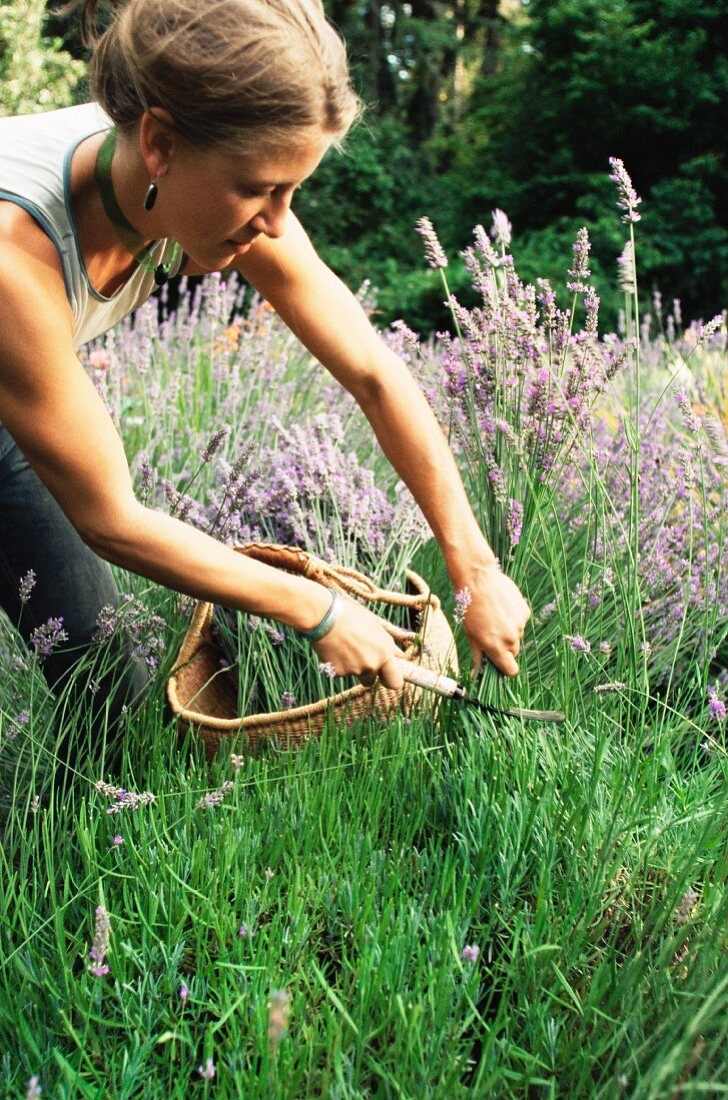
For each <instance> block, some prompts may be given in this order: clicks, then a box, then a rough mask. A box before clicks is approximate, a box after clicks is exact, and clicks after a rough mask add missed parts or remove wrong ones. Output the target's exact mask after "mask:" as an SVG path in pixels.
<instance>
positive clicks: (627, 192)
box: [609, 157, 642, 225]
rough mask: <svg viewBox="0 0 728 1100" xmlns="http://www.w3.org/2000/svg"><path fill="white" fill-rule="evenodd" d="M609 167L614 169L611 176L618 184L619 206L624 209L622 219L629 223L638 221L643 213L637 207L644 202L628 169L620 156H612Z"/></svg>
mask: <svg viewBox="0 0 728 1100" xmlns="http://www.w3.org/2000/svg"><path fill="white" fill-rule="evenodd" d="M609 167H610V168H611V169H612V174H611V176H610V177H609V178H610V179H611V180H612V182H613V183H616V185H617V195H618V199H617V206H618V207H619V208H620V210H624V214H623V215H622V221H623V222H625V224H627V225H629V224H630V223H631V222H638V221H639V220H640V217H641V215H640V214H638V213H637V207H638V206H639V205H640V203H641V202H642V199H641V198H639V196H638V195H637V192H636V191H635V189H634V187H633V186H632V180H631V179H630V177H629V174H628V173H627V169H626V168H625V167H624V164H623V162H622V161H621V160H620V159H619V157H610V158H609Z"/></svg>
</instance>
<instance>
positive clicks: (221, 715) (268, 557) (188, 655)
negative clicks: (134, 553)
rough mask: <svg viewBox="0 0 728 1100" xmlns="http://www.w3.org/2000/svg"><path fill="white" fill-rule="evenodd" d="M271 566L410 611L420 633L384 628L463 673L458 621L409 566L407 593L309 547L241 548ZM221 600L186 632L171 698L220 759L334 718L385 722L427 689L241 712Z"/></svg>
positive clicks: (405, 651)
mask: <svg viewBox="0 0 728 1100" xmlns="http://www.w3.org/2000/svg"><path fill="white" fill-rule="evenodd" d="M235 549H236V550H237V551H238V552H239V553H241V554H247V555H249V556H250V557H252V558H255V559H256V560H257V561H261V562H264V563H265V564H267V565H272V566H275V567H276V568H279V569H285V570H287V571H288V572H291V573H299V574H301V575H302V576H305V577H308V578H309V579H310V580H314V581H317V582H318V583H319V584H322V585H324V586H325V587H326V588H333V589H335V590H336V591H337V592H340V593H342V594H343V595H346V596H351V597H353V598H355V599H359V600H361V601H362V602H365V603H371V604H374V603H381V604H389V605H392V606H399V607H405V608H408V609H409V611H410V613H411V618H412V625H413V626H414V625H415V618H416V619H417V625H418V631H417V634H415V632H414V631H406V630H402V629H400V628H399V627H397V626H394V625H393V624H392V623H390V622H388V621H387V620H386V619H384V618H382V619H381V622H382V625H383V626H384V627H385V629H386V630H387V632H388V633H389V634H390V635H391V636H392V637H393V638H394V639H395V641H396V642H397V644H398V646H399V647H400V648H401V650H402V656H403V657H404V658H406V659H407V660H409V661H414V662H415V663H417V664H421V665H423V666H424V667H425V668H431V669H434V670H436V671H437V672H444V671H447V670H448V669H449V670H450V671H452V672H453V673H454V674H455V675H457V671H458V664H457V653H456V650H455V643H454V639H453V635H452V631H451V629H450V625H449V623H448V621H447V619H446V618H445V615H444V614H443V612H442V610H441V608H440V601H439V599H438V598H437V596H436V595H434V593H432V592H431V591H430V590H429V587H428V586H427V584H426V583H425V581H423V580H422V578H421V577H419V576H418V575H417V574H416V573H414V572H412V571H410V570H408V571H407V586H408V588H409V589H410V592H409V593H407V594H404V593H398V592H388V591H386V590H384V589H380V588H377V587H376V586H375V585H374V584H372V582H371V581H369V580H368V579H367V578H366V577H365V576H363V575H362V574H361V573H357V572H356V571H355V570H353V569H348V568H346V567H343V566H338V565H331V564H328V563H327V562H324V561H322V560H321V559H319V558H316V557H314V556H313V555H311V554H307V553H306V552H305V551H304V550H298V549H294V548H292V547H288V546H277V545H275V544H272V543H250V544H248V545H245V546H237V547H236V548H235ZM213 610H214V605H213V604H211V603H199V604H198V605H197V607H196V608H195V611H194V614H193V616H192V622H191V624H190V627H189V629H188V631H187V633H186V635H185V637H184V640H183V642H182V645H181V647H180V652H179V655H178V658H177V661H176V663H175V667H174V669H173V671H172V674H171V675H170V677H169V680H168V682H167V698H168V699H169V704H170V706H171V708H172V711H173V712H174V714H175V715H177V719H178V723H179V726H180V728H181V729H182V730H183V731H184V730H186V729H187V728H189V727H191V728H192V729H193V730H194V732H195V734H196V735H197V736H198V737H200V738H201V739H202V740H203V741H204V743H205V748H206V750H207V755H208V756H209V757H213V756H214V755H215V754H216V753H217V752H218V750H219V748H220V745H221V743H222V742H223V741H228V742H229V743H230V747H231V748H238V749H240V748H243V747H245V746H248V747H255V746H256V745H258V744H260V743H261V742H268V741H271V740H274V741H276V742H281V743H283V744H292V745H296V744H299V743H300V742H302V741H304V740H305V739H306V738H308V737H310V736H311V735H312V734H317V733H320V732H321V730H322V729H323V727H324V724H325V722H326V720H327V719H328V718H329V716H334V717H335V718H336V720H337V721H341V722H343V723H344V724H346V725H348V724H350V723H351V722H352V721H353V720H354V719H355V718H358V717H361V716H367V715H371V716H375V717H377V718H379V719H381V720H384V719H386V718H387V717H388V716H391V715H392V714H393V713H396V712H399V713H403V714H405V715H407V716H408V715H409V714H410V712H411V711H412V708H413V706H414V705H415V704H416V703H417V702H418V701H419V699H420V698H421V696H422V694H423V692H422V689H421V688H417V687H414V686H413V685H412V684H405V685H404V688H403V689H402V691H392V690H391V689H390V688H383V687H381V686H380V685H375V687H373V688H368V687H364V686H363V685H361V684H359V685H357V686H356V687H353V688H349V689H347V690H346V691H341V692H339V693H338V694H336V695H332V696H329V697H328V698H326V699H321V700H320V701H319V702H317V703H312V704H310V705H308V706H301V707H293V708H292V709H291V710H285V711H275V712H271V713H268V714H246V715H243V716H241V715H239V714H238V712H237V677H236V675H235V672H234V670H231V669H229V668H226V667H222V666H221V664H220V658H221V656H222V653H221V652H220V649H219V648H218V646H217V644H216V642H215V641H214V639H213V635H212V614H213Z"/></svg>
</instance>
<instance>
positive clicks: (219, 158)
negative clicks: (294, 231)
mask: <svg viewBox="0 0 728 1100" xmlns="http://www.w3.org/2000/svg"><path fill="white" fill-rule="evenodd" d="M327 148H328V142H327V141H326V140H325V139H324V138H323V137H321V138H319V139H317V140H315V141H309V142H307V143H304V144H302V145H298V146H296V145H293V146H292V147H291V149H290V150H288V151H286V152H285V153H280V152H272V151H270V150H268V151H264V150H263V149H261V152H260V154H255V153H254V154H252V155H245V156H240V155H233V154H228V153H225V152H223V151H218V150H210V151H200V150H199V149H193V148H191V147H190V146H187V145H185V146H178V147H177V149H176V151H175V154H174V156H173V157H172V158H171V159H170V161H169V164H168V168H167V171H166V173H165V175H164V176H163V177H162V178H161V179H160V180H159V194H158V198H157V203H156V204H155V214H156V215H157V216H158V218H159V219H160V220H162V219H163V221H164V223H165V226H166V235H167V236H170V237H174V239H175V240H177V241H178V242H179V244H180V247H181V248H182V249H183V250H184V251H185V252H186V253H187V255H188V256H190V258H191V259H192V260H194V261H195V262H196V263H198V264H200V265H202V266H203V267H206V268H209V269H210V270H220V269H221V268H224V267H228V266H229V265H230V264H232V263H233V262H234V260H235V257H236V256H239V255H242V254H244V253H245V252H247V251H248V249H249V248H250V247H251V245H252V244H253V242H254V241H255V240H256V239H258V238H259V237H261V236H267V237H271V238H275V237H280V236H282V235H283V233H284V231H285V226H286V217H287V215H288V210H289V208H290V205H291V199H292V197H293V194H294V192H295V191H296V190H297V188H298V187H300V185H301V183H303V181H304V180H305V179H307V178H308V177H309V176H310V175H311V174H312V172H314V171H315V169H316V168H317V167H318V164H319V163H320V161H321V159H322V157H323V155H324V153H325V152H326V150H327Z"/></svg>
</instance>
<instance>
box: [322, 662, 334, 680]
mask: <svg viewBox="0 0 728 1100" xmlns="http://www.w3.org/2000/svg"><path fill="white" fill-rule="evenodd" d="M318 667H319V672H320V673H321V675H322V676H330V677H331V679H332V680H333V678H334V677H335V676H336V669H335V668H334V666H333V665H332V664H331V661H321V662H320V663H319V666H318Z"/></svg>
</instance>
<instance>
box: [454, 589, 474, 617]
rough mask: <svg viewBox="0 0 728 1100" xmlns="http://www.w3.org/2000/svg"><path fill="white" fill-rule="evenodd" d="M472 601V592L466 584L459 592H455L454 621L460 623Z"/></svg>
mask: <svg viewBox="0 0 728 1100" xmlns="http://www.w3.org/2000/svg"><path fill="white" fill-rule="evenodd" d="M472 602H473V593H472V592H471V591H470V589H469V588H468V586H467V585H465V587H464V588H461V589H460V591H459V592H456V593H455V611H454V614H453V618H454V619H455V622H456V623H458V624H460V623H462V622H463V620H464V619H465V616H466V615H467V613H468V608H469V607H470V605H471V604H472Z"/></svg>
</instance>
